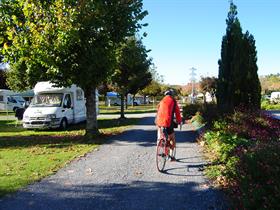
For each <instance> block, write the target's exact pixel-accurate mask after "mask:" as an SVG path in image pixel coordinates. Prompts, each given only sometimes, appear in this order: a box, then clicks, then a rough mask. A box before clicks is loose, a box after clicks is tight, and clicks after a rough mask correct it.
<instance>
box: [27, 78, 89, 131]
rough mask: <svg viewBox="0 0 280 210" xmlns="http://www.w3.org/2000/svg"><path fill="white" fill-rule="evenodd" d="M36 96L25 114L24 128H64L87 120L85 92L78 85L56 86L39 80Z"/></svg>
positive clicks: (36, 86)
mask: <svg viewBox="0 0 280 210" xmlns="http://www.w3.org/2000/svg"><path fill="white" fill-rule="evenodd" d="M34 94H35V96H34V98H33V99H32V101H31V104H30V105H29V107H28V108H27V109H26V111H25V112H24V115H23V127H24V128H59V127H60V128H62V129H65V128H66V127H67V125H68V124H73V123H79V122H82V121H85V120H86V106H85V98H84V92H83V90H82V89H81V88H79V87H77V86H76V85H71V87H68V88H65V87H55V86H54V85H53V84H52V83H50V82H38V83H37V84H36V85H35V88H34Z"/></svg>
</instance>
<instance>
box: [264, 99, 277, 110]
mask: <svg viewBox="0 0 280 210" xmlns="http://www.w3.org/2000/svg"><path fill="white" fill-rule="evenodd" d="M261 108H262V109H264V110H280V103H278V104H271V103H269V101H268V100H264V101H262V103H261Z"/></svg>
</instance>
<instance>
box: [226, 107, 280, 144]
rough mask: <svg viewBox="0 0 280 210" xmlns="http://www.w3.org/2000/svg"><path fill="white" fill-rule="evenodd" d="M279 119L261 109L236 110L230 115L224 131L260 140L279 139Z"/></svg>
mask: <svg viewBox="0 0 280 210" xmlns="http://www.w3.org/2000/svg"><path fill="white" fill-rule="evenodd" d="M279 128H280V121H279V120H277V119H273V118H271V117H269V116H267V115H266V114H264V113H262V112H261V111H252V110H244V111H240V110H237V111H236V112H235V113H234V114H233V115H232V116H231V117H229V123H228V126H227V127H226V132H229V133H232V134H236V135H238V136H240V137H243V138H247V139H252V140H260V141H274V140H279V136H280V129H279Z"/></svg>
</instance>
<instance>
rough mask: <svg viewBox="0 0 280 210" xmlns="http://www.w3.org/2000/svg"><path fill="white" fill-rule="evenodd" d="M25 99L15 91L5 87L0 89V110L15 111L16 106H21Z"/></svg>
mask: <svg viewBox="0 0 280 210" xmlns="http://www.w3.org/2000/svg"><path fill="white" fill-rule="evenodd" d="M24 102H25V100H24V99H23V97H21V96H19V95H18V94H17V93H16V92H13V91H11V90H6V89H0V110H1V111H14V112H15V111H16V110H17V109H18V108H23V104H24Z"/></svg>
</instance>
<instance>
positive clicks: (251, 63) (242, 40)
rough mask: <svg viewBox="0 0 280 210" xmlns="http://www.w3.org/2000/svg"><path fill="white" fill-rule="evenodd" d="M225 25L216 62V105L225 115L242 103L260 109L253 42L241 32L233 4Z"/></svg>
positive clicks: (250, 37)
mask: <svg viewBox="0 0 280 210" xmlns="http://www.w3.org/2000/svg"><path fill="white" fill-rule="evenodd" d="M226 23H227V29H226V34H225V35H224V37H223V40H222V47H221V59H220V60H219V62H218V63H219V78H218V88H217V103H218V106H219V108H220V109H221V110H222V111H225V112H230V111H232V110H233V109H234V107H236V106H239V105H241V104H242V105H246V106H248V107H250V108H259V106H260V82H259V79H258V74H257V70H258V67H257V63H256V62H257V52H256V47H255V40H254V37H253V36H252V35H250V34H249V32H246V33H245V34H243V33H242V28H241V25H240V22H239V20H238V18H237V7H236V6H235V5H234V4H233V3H232V2H231V4H230V10H229V13H228V17H227V20H226Z"/></svg>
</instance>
